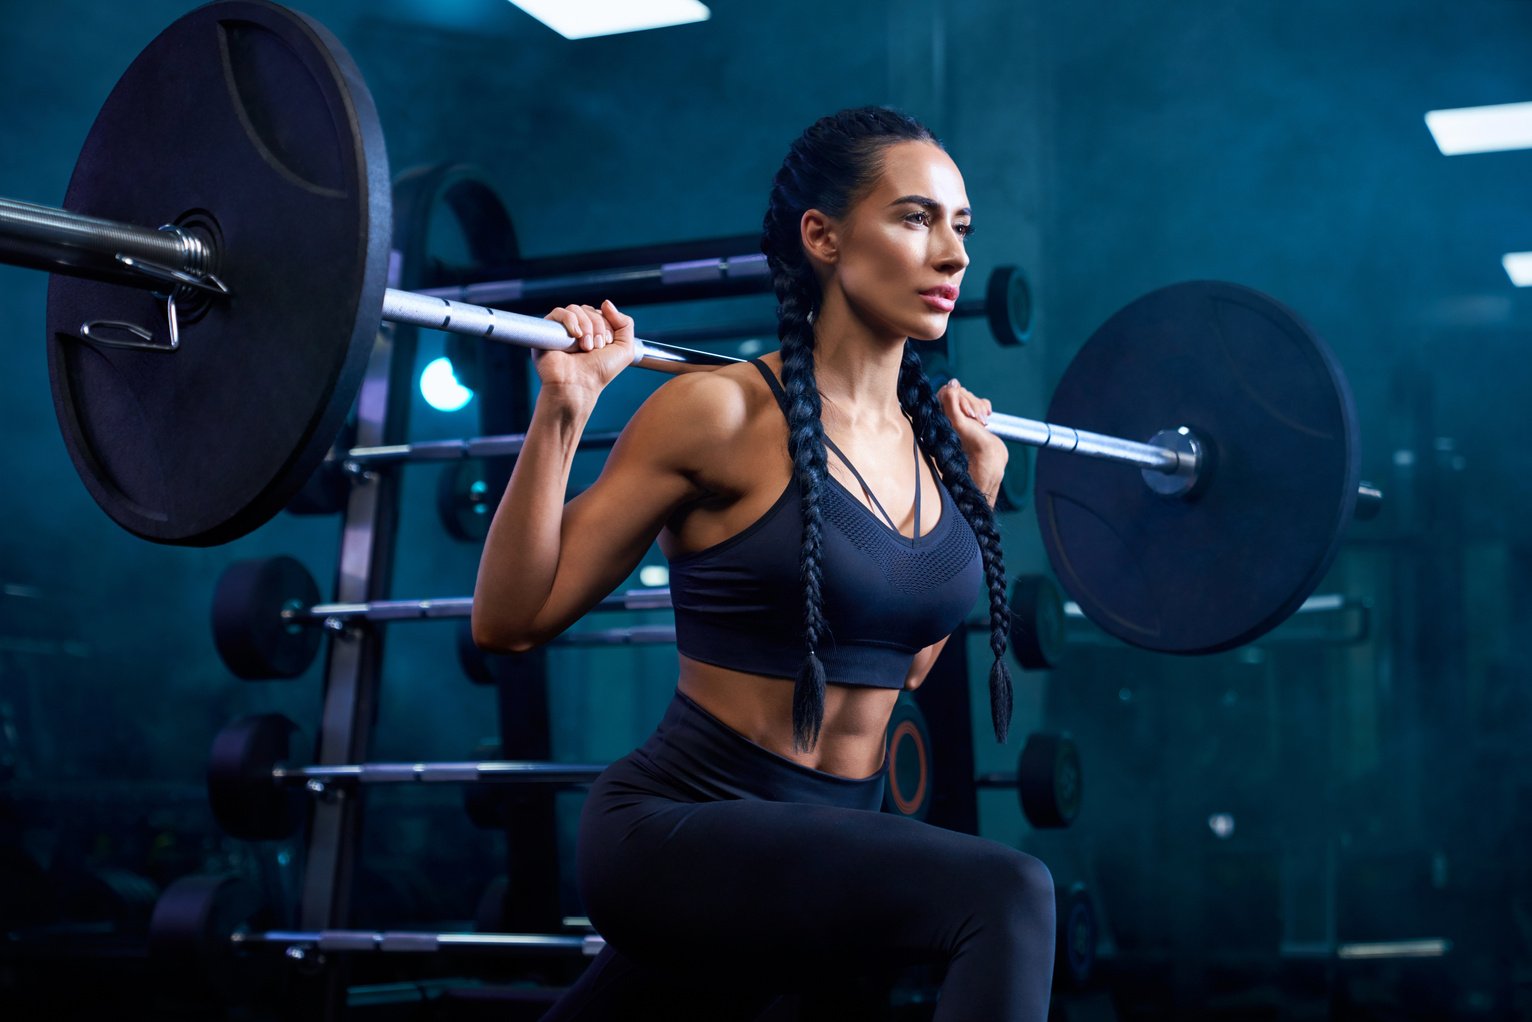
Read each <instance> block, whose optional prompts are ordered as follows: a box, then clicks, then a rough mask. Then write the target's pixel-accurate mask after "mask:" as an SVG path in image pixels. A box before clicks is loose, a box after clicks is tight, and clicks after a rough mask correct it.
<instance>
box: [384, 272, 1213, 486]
mask: <svg viewBox="0 0 1532 1022" xmlns="http://www.w3.org/2000/svg"><path fill="white" fill-rule="evenodd" d="M383 318H384V319H386V320H390V321H391V322H394V323H406V324H409V325H411V326H417V327H424V328H426V329H430V330H445V331H447V332H448V333H457V334H464V335H466V336H470V337H478V338H481V339H483V340H490V341H497V342H499V343H502V344H513V345H516V346H517V347H522V348H536V349H540V350H543V351H571V350H576V349H577V343H576V342H575V341H574V340H572V339H571V338H570V336H569V333H568V331H566V330H565V329H564V327H563V326H561V325H560V324H558V323H556V322H554V321H553V320H549V319H538V318H537V317H535V316H523V315H521V314H519V313H515V312H506V311H504V310H502V309H491V308H486V307H484V306H482V305H469V304H467V303H464V302H456V301H452V300H451V299H448V298H441V297H435V296H431V295H422V294H416V293H414V292H410V291H399V290H396V289H394V288H389V289H388V290H387V291H385V292H384V295H383ZM633 347H634V352H633V363H632V364H633V365H636V366H639V367H641V368H644V369H655V370H658V371H660V372H665V373H683V372H694V371H698V370H708V369H716V368H717V367H719V366H723V365H729V364H731V363H734V362H739V361H741V360H740V359H737V358H732V357H730V356H728V355H719V354H715V353H713V352H708V351H697V350H695V349H692V348H681V347H676V346H674V345H669V344H658V343H656V342H653V341H645V340H642V339H635V340H634V344H633ZM989 430H990V432H992V433H994V434H996V435H997V436H1000V437H1002V438H1004V439H1006V440H1014V441H1016V442H1017V443H1023V444H1028V445H1030V446H1032V447H1051V448H1054V449H1056V450H1067V451H1071V452H1073V453H1076V454H1083V455H1086V456H1087V457H1094V458H1106V459H1109V460H1111V461H1120V462H1124V463H1126V464H1129V465H1137V466H1138V467H1139V468H1148V469H1153V470H1155V471H1158V472H1165V473H1167V474H1173V473H1177V472H1184V471H1187V470H1188V469H1190V468H1193V467H1194V466H1193V465H1192V464H1191V463H1190V462H1189V461H1188V456H1187V455H1184V454H1182V453H1179V452H1177V451H1173V450H1169V449H1167V448H1164V447H1159V446H1156V445H1153V444H1147V443H1140V442H1138V441H1135V440H1125V439H1122V438H1120V437H1113V436H1105V435H1103V434H1100V433H1088V432H1085V431H1083V430H1076V429H1070V428H1069V427H1067V426H1055V425H1052V424H1050V423H1046V422H1034V421H1032V420H1030V419H1022V418H1018V417H1016V416H1012V415H991V416H990V419H989Z"/></svg>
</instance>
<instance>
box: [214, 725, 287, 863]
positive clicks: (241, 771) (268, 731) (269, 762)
mask: <svg viewBox="0 0 1532 1022" xmlns="http://www.w3.org/2000/svg"><path fill="white" fill-rule="evenodd" d="M297 730H298V725H297V724H294V723H293V722H292V721H291V720H288V719H287V718H286V717H284V716H282V715H281V714H278V713H263V714H260V715H258V716H254V717H245V718H243V719H241V720H236V721H235V722H234V723H232V724H230V725H229V726H227V727H225V728H224V729H223V730H222V731H220V732H218V734H217V735H216V736H215V737H214V738H213V749H212V753H211V754H210V755H209V756H208V765H207V800H208V805H209V806H211V807H212V810H213V819H215V820H217V821H218V825H219V826H220V827H222V828H223V830H224V833H226V834H228V835H229V836H230V837H237V838H241V839H243V840H246V841H275V840H278V839H280V838H285V837H291V836H292V835H293V834H295V833H297V831H298V828H299V827H301V826H303V818H304V815H305V813H306V811H307V809H308V796H307V795H306V794H305V792H304V790H303V788H302V787H301V786H297V785H291V784H278V783H276V782H275V781H274V780H273V779H272V776H271V772H272V770H273V769H274V768H275V767H276V766H278V765H279V764H288V763H291V762H292V759H291V757H292V737H293V735H294V734H295V733H296V732H297Z"/></svg>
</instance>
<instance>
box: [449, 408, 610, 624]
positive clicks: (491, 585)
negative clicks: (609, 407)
mask: <svg viewBox="0 0 1532 1022" xmlns="http://www.w3.org/2000/svg"><path fill="white" fill-rule="evenodd" d="M595 405H596V395H595V394H593V393H590V392H589V391H587V390H584V389H564V388H554V387H545V388H544V389H543V390H542V391H541V392H540V393H539V394H538V398H537V405H536V407H535V408H534V409H533V411H532V422H531V424H530V425H528V427H527V432H526V440H525V442H524V443H523V444H522V448H521V451H520V452H519V453H518V454H517V456H516V467H515V468H514V469H513V470H512V471H511V480H510V482H509V483H508V484H507V485H506V488H505V495H504V496H503V497H501V498H500V506H499V507H498V508H497V509H496V510H495V516H494V518H493V520H492V521H491V522H490V527H489V535H488V536H487V537H486V539H485V541H484V553H483V555H482V557H481V558H480V561H479V577H478V581H477V583H476V584H475V586H474V594H473V636H474V640H475V641H476V642H478V643H479V644H480V645H482V646H485V647H487V648H494V649H515V648H526V647H527V646H530V645H532V644H533V636H532V634H531V633H532V630H533V622H534V621H535V620H536V618H537V613H538V611H540V610H541V609H542V608H543V606H544V605H545V604H546V603H547V601H548V596H549V594H550V593H551V592H552V590H553V580H554V577H555V576H556V575H557V574H558V566H559V554H560V550H561V546H562V537H561V532H562V524H563V514H564V493H565V491H566V490H567V488H568V486H569V473H570V469H571V466H572V465H573V464H574V456H575V451H576V450H577V448H578V447H579V442H580V437H581V435H582V434H583V433H584V431H585V425H586V423H587V422H589V421H590V416H591V412H592V411H593V410H594V408H595Z"/></svg>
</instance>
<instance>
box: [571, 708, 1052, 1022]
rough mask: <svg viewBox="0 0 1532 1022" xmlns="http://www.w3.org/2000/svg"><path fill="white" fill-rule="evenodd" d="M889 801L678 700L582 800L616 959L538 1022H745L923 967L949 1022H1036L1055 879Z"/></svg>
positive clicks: (602, 963) (1048, 960)
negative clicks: (804, 994)
mask: <svg viewBox="0 0 1532 1022" xmlns="http://www.w3.org/2000/svg"><path fill="white" fill-rule="evenodd" d="M882 800H883V771H881V770H880V771H879V772H878V773H876V774H874V775H873V776H871V777H868V778H865V779H855V778H845V777H839V776H837V775H835V774H828V773H824V772H823V771H820V770H814V769H812V768H809V767H805V766H803V765H801V764H798V763H794V762H793V761H792V760H789V759H787V758H785V757H783V756H779V755H777V754H776V753H774V752H772V751H770V750H769V749H766V748H763V747H762V746H760V745H757V744H756V743H754V742H752V741H750V740H749V739H748V738H745V737H744V736H743V735H741V734H739V733H738V732H736V731H734V730H733V729H732V728H730V727H729V726H728V725H726V724H724V723H723V722H722V721H720V720H718V718H716V717H714V716H713V715H712V714H710V713H708V712H707V711H706V710H704V709H703V708H702V707H701V706H699V705H697V703H695V702H693V701H692V700H691V699H689V698H687V697H686V696H685V695H683V694H681V692H679V691H677V692H676V695H675V698H674V699H673V700H672V701H671V703H670V706H669V707H668V708H667V709H666V711H665V716H664V719H662V720H661V721H660V723H659V726H658V727H656V728H655V730H654V733H653V734H652V735H650V736H649V738H648V740H647V741H646V742H645V743H644V744H643V745H642V746H640V747H639V748H638V749H635V750H634V751H633V752H632V753H630V754H628V755H627V756H625V757H623V758H622V759H620V760H618V761H617V762H615V763H613V764H612V765H611V766H610V767H608V768H607V769H606V770H605V771H604V772H603V773H602V774H601V776H600V777H599V778H598V779H597V780H596V782H595V783H594V785H593V786H592V788H591V791H590V795H589V797H588V799H587V800H586V802H585V807H584V810H583V812H582V814H581V817H580V831H579V837H578V840H577V843H576V860H577V863H576V868H577V879H578V884H579V889H580V896H581V898H582V899H583V900H584V902H585V908H586V911H587V913H588V914H589V916H590V920H591V923H592V924H593V925H594V926H595V928H596V930H597V931H598V932H599V933H600V934H601V935H602V936H603V937H604V938H605V939H606V942H607V945H606V948H605V949H604V950H603V951H602V952H601V953H600V955H599V956H597V958H596V959H595V960H594V961H593V962H592V963H591V964H590V966H589V968H587V969H586V971H585V972H584V973H583V974H581V976H580V978H579V980H578V981H577V982H576V983H575V985H574V986H573V987H571V988H570V989H569V991H568V992H567V993H566V994H565V995H564V996H563V997H562V998H561V999H560V1000H559V1002H558V1003H557V1004H555V1005H554V1007H553V1008H552V1009H551V1010H550V1011H549V1013H548V1014H546V1015H544V1016H543V1022H562V1020H565V1019H582V1020H592V1019H601V1020H605V1019H614V1020H615V1019H624V1020H629V1019H642V1018H651V1017H653V1018H666V1019H687V1018H699V1019H704V1018H705V1019H717V1020H725V1019H739V1020H748V1019H753V1018H755V1017H756V1016H757V1015H758V1014H760V1013H761V1012H762V1011H763V1010H765V1009H766V1008H767V1007H768V1006H769V1005H771V1003H772V1002H773V1001H774V1000H776V999H777V997H778V996H779V995H781V994H783V993H787V992H794V991H800V990H805V989H814V988H816V987H817V988H819V989H825V988H826V986H827V984H833V982H834V980H835V978H836V977H838V976H839V977H848V976H850V975H853V974H854V975H863V976H866V975H878V974H888V975H891V974H892V973H891V972H890V971H889V970H890V969H891V968H893V967H898V966H903V965H912V964H915V963H917V962H928V963H934V964H937V965H939V966H944V967H945V970H946V979H945V982H944V983H943V985H942V988H941V993H940V996H939V999H938V1001H937V1005H936V1014H935V1018H936V1020H937V1022H957V1020H973V1022H980V1020H982V1022H1021V1020H1039V1022H1040V1020H1042V1019H1044V1018H1045V1017H1046V1015H1047V1011H1048V993H1049V982H1050V980H1051V978H1052V974H1053V945H1054V902H1053V879H1052V877H1051V876H1050V875H1049V873H1048V869H1047V867H1046V866H1044V865H1043V864H1042V863H1041V862H1039V861H1038V860H1037V859H1035V858H1033V857H1031V856H1030V855H1026V854H1024V853H1022V852H1019V851H1017V850H1016V849H1013V848H1010V847H1008V846H1006V845H1003V844H1000V843H999V842H997V841H991V840H989V839H987V838H982V837H975V836H973V835H970V834H960V833H958V832H956V831H951V830H946V829H944V828H941V827H933V826H931V825H929V824H925V823H921V822H919V821H917V820H912V819H907V818H904V817H899V816H893V815H890V814H886V813H882V812H879V811H878V807H879V806H880V805H881V803H882Z"/></svg>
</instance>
